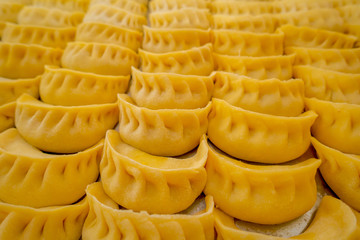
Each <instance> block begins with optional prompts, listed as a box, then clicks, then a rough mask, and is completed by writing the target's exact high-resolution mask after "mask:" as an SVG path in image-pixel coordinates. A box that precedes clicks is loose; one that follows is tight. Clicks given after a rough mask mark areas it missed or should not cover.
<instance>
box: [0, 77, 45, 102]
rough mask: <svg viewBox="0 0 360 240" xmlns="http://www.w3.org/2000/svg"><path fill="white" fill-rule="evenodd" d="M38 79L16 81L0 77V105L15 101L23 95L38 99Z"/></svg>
mask: <svg viewBox="0 0 360 240" xmlns="http://www.w3.org/2000/svg"><path fill="white" fill-rule="evenodd" d="M40 79H41V77H40V76H37V77H35V78H25V79H16V80H15V79H7V78H1V77H0V105H2V104H5V103H9V102H13V101H16V99H17V98H18V97H20V96H21V94H23V93H27V94H29V95H31V96H33V97H34V98H38V97H39V84H40Z"/></svg>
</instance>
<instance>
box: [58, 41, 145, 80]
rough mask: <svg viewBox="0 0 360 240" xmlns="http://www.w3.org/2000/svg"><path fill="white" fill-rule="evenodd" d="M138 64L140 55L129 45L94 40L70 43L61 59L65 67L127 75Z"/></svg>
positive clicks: (106, 73)
mask: <svg viewBox="0 0 360 240" xmlns="http://www.w3.org/2000/svg"><path fill="white" fill-rule="evenodd" d="M138 64H139V56H138V55H137V54H136V52H134V51H133V50H131V49H129V48H127V47H122V46H119V45H115V44H105V43H93V42H71V43H68V45H67V47H66V48H65V50H64V54H63V56H62V59H61V65H62V66H63V67H64V68H70V69H73V70H78V71H84V72H91V73H96V74H104V75H123V76H126V75H129V74H130V72H131V67H132V66H134V67H138Z"/></svg>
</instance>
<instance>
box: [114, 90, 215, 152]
mask: <svg viewBox="0 0 360 240" xmlns="http://www.w3.org/2000/svg"><path fill="white" fill-rule="evenodd" d="M118 99H119V109H120V118H119V132H120V136H121V139H122V140H123V141H124V142H125V143H127V144H129V145H131V146H133V147H136V148H138V149H140V150H142V151H144V152H147V153H150V154H153V155H160V156H179V155H181V154H184V153H186V152H189V151H190V150H192V149H194V148H195V147H196V146H197V145H198V144H199V142H200V139H201V136H202V135H203V134H204V133H206V130H207V127H208V119H207V117H208V114H209V112H210V110H211V102H209V103H208V104H207V105H206V106H205V107H204V108H197V109H158V110H152V109H148V108H144V107H138V106H136V105H134V104H133V101H132V99H131V98H130V97H129V96H128V95H125V94H119V95H118Z"/></svg>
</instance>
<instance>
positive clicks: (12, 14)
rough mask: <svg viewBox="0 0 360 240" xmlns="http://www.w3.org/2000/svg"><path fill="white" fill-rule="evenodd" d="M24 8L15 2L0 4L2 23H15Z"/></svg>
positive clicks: (0, 19)
mask: <svg viewBox="0 0 360 240" xmlns="http://www.w3.org/2000/svg"><path fill="white" fill-rule="evenodd" d="M23 7H24V5H23V4H21V3H16V2H14V1H6V2H0V12H1V14H0V21H2V22H13V23H15V22H16V21H17V17H18V15H19V13H20V11H21V9H22V8H23Z"/></svg>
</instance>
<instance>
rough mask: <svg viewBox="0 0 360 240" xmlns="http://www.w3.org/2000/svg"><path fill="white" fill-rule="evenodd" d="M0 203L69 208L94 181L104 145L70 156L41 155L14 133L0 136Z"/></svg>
mask: <svg viewBox="0 0 360 240" xmlns="http://www.w3.org/2000/svg"><path fill="white" fill-rule="evenodd" d="M0 142H1V144H0V169H1V172H2V174H1V177H0V199H1V200H2V201H4V202H7V203H11V204H17V205H24V206H30V207H46V206H55V205H65V204H72V203H74V202H76V201H78V200H79V199H80V198H81V197H82V196H84V194H85V188H86V186H87V185H88V184H90V183H92V182H94V181H96V179H97V177H98V175H99V167H98V165H99V163H100V158H101V153H102V147H103V141H100V142H99V143H98V144H96V145H95V146H93V147H91V148H89V149H86V150H85V151H83V152H79V153H76V154H69V155H56V154H47V153H43V152H41V151H40V150H38V149H37V148H35V147H33V146H31V145H30V144H28V143H27V142H26V141H25V140H24V139H23V138H22V137H21V136H20V134H19V132H18V131H17V130H16V129H15V128H12V129H8V130H6V131H4V132H3V133H1V134H0Z"/></svg>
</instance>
